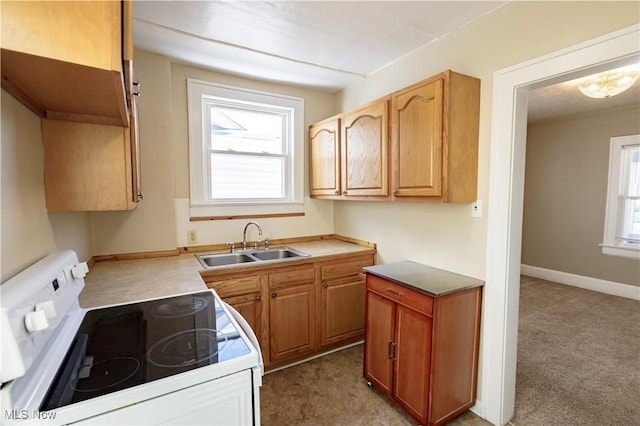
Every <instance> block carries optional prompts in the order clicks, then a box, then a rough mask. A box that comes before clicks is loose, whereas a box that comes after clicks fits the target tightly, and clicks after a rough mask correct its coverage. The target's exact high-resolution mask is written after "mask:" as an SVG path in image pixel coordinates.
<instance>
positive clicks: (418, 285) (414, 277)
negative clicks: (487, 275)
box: [364, 261, 484, 297]
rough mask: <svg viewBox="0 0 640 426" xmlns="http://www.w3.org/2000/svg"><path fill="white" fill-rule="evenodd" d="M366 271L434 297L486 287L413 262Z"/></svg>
mask: <svg viewBox="0 0 640 426" xmlns="http://www.w3.org/2000/svg"><path fill="white" fill-rule="evenodd" d="M364 270H365V272H367V273H370V274H373V275H376V276H378V277H381V278H385V279H388V280H390V281H393V282H395V283H398V284H401V285H406V286H409V287H413V288H415V289H417V290H418V291H421V292H423V293H426V294H428V295H430V296H433V297H438V296H443V295H445V294H449V293H453V292H456V291H461V290H465V289H468V288H473V287H481V286H483V285H484V282H483V281H481V280H478V279H476V278H471V277H467V276H465V275H460V274H456V273H454V272H449V271H445V270H444V269H438V268H434V267H432V266H427V265H423V264H421V263H417V262H411V261H406V262H397V263H388V264H385V265H374V266H367V267H365V268H364Z"/></svg>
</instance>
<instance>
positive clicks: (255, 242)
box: [253, 240, 260, 250]
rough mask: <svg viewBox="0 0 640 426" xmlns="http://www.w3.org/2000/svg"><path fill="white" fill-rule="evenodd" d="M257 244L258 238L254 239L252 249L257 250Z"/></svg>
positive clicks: (258, 242)
mask: <svg viewBox="0 0 640 426" xmlns="http://www.w3.org/2000/svg"><path fill="white" fill-rule="evenodd" d="M258 244H260V240H255V241H254V242H253V249H254V250H258Z"/></svg>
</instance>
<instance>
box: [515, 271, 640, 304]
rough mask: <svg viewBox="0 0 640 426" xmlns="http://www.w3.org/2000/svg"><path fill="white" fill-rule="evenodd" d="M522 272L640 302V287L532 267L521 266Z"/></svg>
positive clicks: (534, 276) (530, 275)
mask: <svg viewBox="0 0 640 426" xmlns="http://www.w3.org/2000/svg"><path fill="white" fill-rule="evenodd" d="M520 272H521V273H522V275H527V276H529V277H533V278H541V279H543V280H548V281H553V282H555V283H558V284H565V285H570V286H573V287H579V288H584V289H585V290H593V291H598V292H600V293H606V294H611V295H613V296H620V297H626V298H627V299H633V300H638V301H640V286H634V285H630V284H623V283H617V282H615V281H607V280H602V279H599V278H593V277H585V276H584V275H575V274H570V273H568V272H562V271H554V270H552V269H545V268H540V267H539V266H531V265H521V267H520ZM639 284H640V283H639Z"/></svg>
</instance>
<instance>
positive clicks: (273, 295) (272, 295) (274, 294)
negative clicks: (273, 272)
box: [271, 291, 278, 299]
mask: <svg viewBox="0 0 640 426" xmlns="http://www.w3.org/2000/svg"><path fill="white" fill-rule="evenodd" d="M276 297H278V295H277V294H276V292H275V291H274V292H273V293H271V298H272V299H275V298H276Z"/></svg>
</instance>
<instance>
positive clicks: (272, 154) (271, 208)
mask: <svg viewBox="0 0 640 426" xmlns="http://www.w3.org/2000/svg"><path fill="white" fill-rule="evenodd" d="M187 93H188V110H189V111H188V112H189V114H188V116H189V148H190V151H189V163H190V189H191V216H217V215H240V214H243V215H244V214H287V213H302V212H303V211H304V205H303V184H304V175H303V167H304V159H303V153H304V129H303V128H304V118H303V113H304V101H303V99H300V98H294V97H290V96H284V95H278V94H273V93H266V92H258V91H253V90H247V89H243V88H239V87H232V86H226V85H220V84H215V83H210V82H206V81H200V80H193V79H187Z"/></svg>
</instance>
